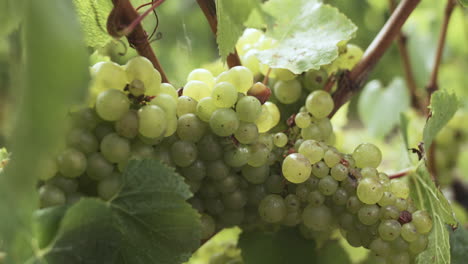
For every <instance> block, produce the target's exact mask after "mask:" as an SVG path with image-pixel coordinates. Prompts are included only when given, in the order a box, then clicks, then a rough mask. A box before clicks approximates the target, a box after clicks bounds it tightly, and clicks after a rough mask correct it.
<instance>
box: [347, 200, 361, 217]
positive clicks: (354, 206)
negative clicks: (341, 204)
mask: <svg viewBox="0 0 468 264" xmlns="http://www.w3.org/2000/svg"><path fill="white" fill-rule="evenodd" d="M362 206H363V203H362V202H361V201H360V200H359V199H358V198H357V197H356V196H350V197H349V198H348V201H347V202H346V210H347V211H348V212H350V213H353V214H355V213H357V212H358V211H359V209H360V208H361V207H362Z"/></svg>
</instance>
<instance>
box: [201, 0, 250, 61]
mask: <svg viewBox="0 0 468 264" xmlns="http://www.w3.org/2000/svg"><path fill="white" fill-rule="evenodd" d="M197 3H198V5H199V6H200V9H201V10H202V11H203V14H205V17H206V20H208V23H209V24H210V28H211V31H212V32H213V34H214V35H215V36H216V35H217V32H218V19H217V17H216V4H215V0H197ZM226 61H227V64H228V66H229V68H232V67H235V66H239V65H241V61H240V59H239V55H238V54H237V51H236V48H234V52H233V53H230V54H229V55H228V56H227V59H226Z"/></svg>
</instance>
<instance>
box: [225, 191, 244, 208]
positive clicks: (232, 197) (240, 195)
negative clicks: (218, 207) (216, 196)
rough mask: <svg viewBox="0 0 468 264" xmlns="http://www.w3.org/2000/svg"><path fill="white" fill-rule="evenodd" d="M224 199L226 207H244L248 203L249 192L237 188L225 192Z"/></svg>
mask: <svg viewBox="0 0 468 264" xmlns="http://www.w3.org/2000/svg"><path fill="white" fill-rule="evenodd" d="M222 201H223V204H224V207H225V208H228V209H234V210H235V209H242V208H243V207H244V206H245V205H246V204H247V192H246V191H245V190H242V189H237V190H235V191H233V192H230V193H224V194H223V196H222Z"/></svg>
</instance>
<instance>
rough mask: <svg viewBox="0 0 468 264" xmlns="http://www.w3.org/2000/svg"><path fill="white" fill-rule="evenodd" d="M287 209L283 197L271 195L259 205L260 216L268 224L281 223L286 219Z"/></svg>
mask: <svg viewBox="0 0 468 264" xmlns="http://www.w3.org/2000/svg"><path fill="white" fill-rule="evenodd" d="M286 213H287V209H286V204H285V203H284V200H283V197H281V196H279V195H277V194H269V195H267V196H265V198H263V200H262V201H261V202H260V204H259V205H258V214H259V215H260V217H261V218H262V220H263V221H265V222H267V223H279V222H281V221H282V220H283V219H284V217H286Z"/></svg>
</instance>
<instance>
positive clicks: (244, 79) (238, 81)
mask: <svg viewBox="0 0 468 264" xmlns="http://www.w3.org/2000/svg"><path fill="white" fill-rule="evenodd" d="M220 82H230V83H232V84H233V85H234V87H236V89H237V91H238V92H240V93H246V92H247V91H248V90H249V89H250V87H252V85H253V74H252V72H251V71H250V70H249V69H248V68H246V67H244V66H235V67H232V68H231V69H229V70H228V71H226V72H223V73H221V74H220V75H219V76H218V77H217V78H216V83H220Z"/></svg>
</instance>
